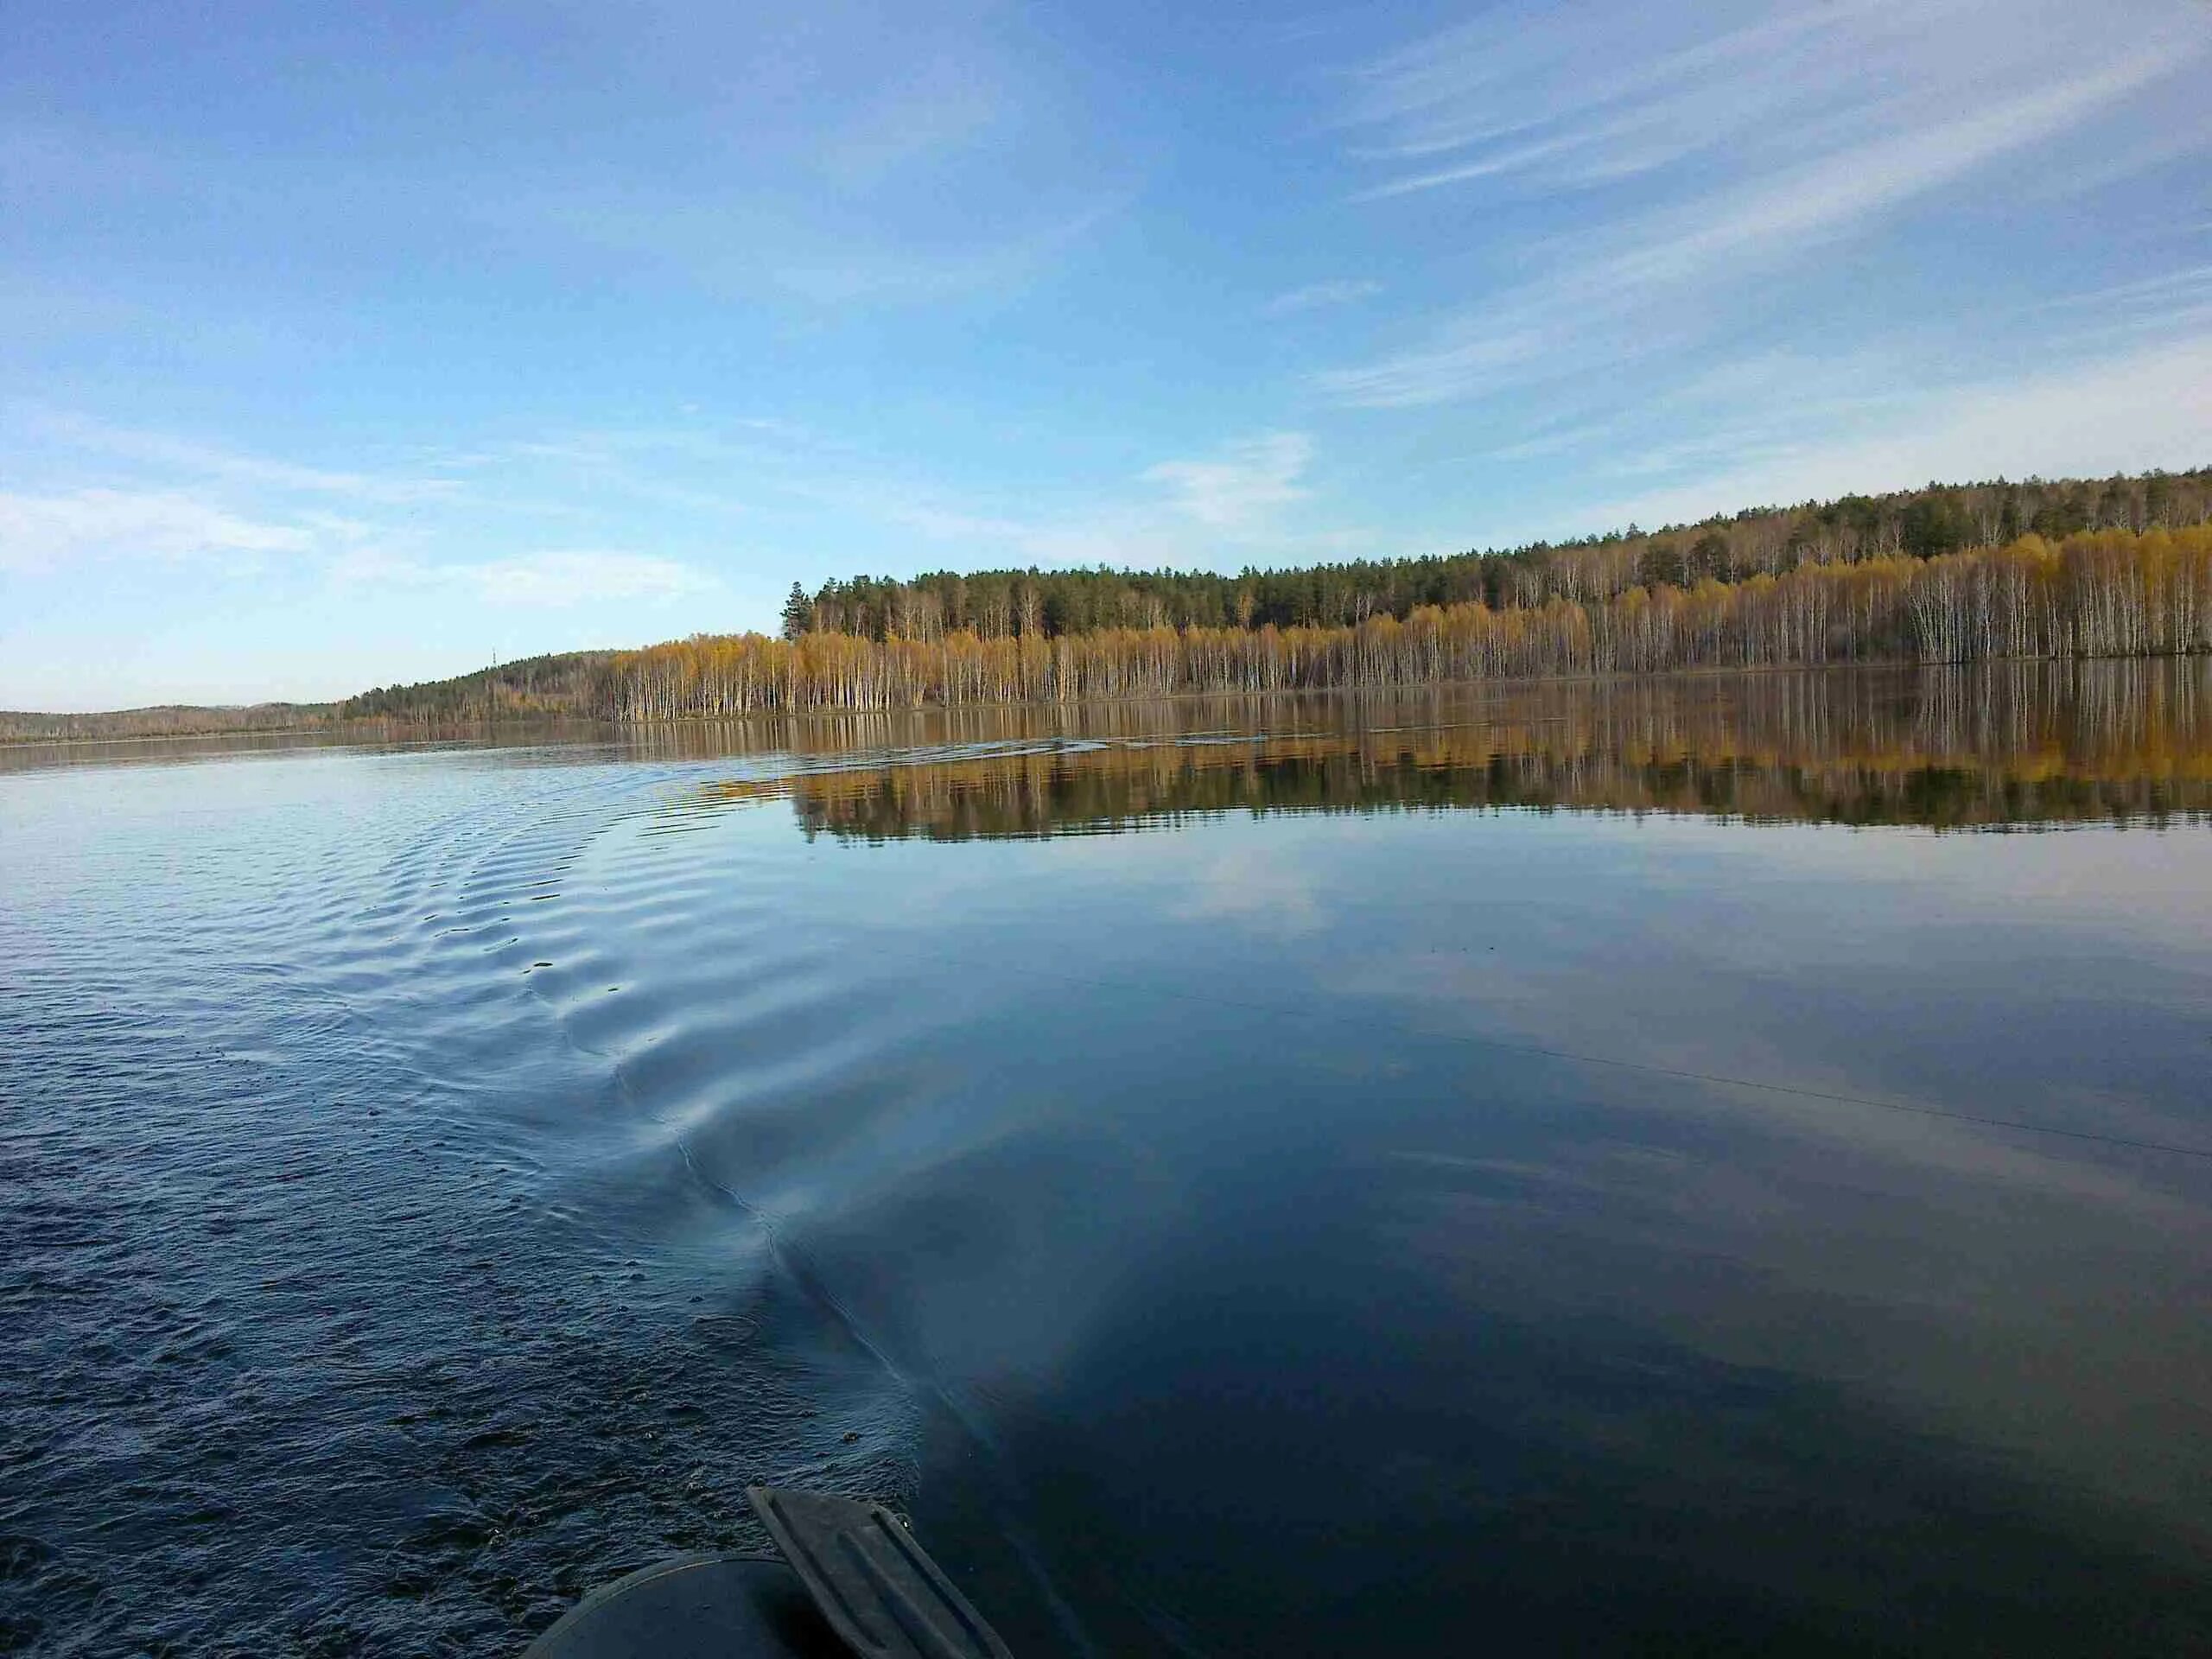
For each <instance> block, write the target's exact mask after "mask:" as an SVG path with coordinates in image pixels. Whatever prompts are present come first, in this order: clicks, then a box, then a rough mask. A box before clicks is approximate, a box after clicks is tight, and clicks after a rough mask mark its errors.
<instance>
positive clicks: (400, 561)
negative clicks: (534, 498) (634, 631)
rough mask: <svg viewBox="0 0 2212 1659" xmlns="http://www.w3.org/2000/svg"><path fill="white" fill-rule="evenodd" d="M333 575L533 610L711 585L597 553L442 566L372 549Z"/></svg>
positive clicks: (695, 573) (345, 582)
mask: <svg viewBox="0 0 2212 1659" xmlns="http://www.w3.org/2000/svg"><path fill="white" fill-rule="evenodd" d="M331 579H332V581H333V582H336V583H338V584H339V585H340V586H344V587H387V588H390V587H400V588H445V589H448V590H451V591H454V592H460V593H466V594H471V595H473V596H474V597H475V598H477V599H480V600H481V601H483V602H484V603H486V604H487V605H495V606H511V607H533V608H535V607H546V608H560V607H569V606H575V605H582V604H588V603H594V602H602V601H606V602H611V601H623V600H647V601H652V600H666V599H675V598H680V597H682V596H683V595H685V594H696V593H703V592H705V591H707V590H708V589H709V588H713V587H715V585H716V584H715V581H714V579H713V578H712V577H711V576H709V575H707V574H705V573H704V572H702V571H700V570H697V569H693V568H692V567H691V566H690V565H688V564H684V563H680V562H679V561H677V560H675V559H665V558H659V557H657V556H653V555H651V554H645V553H624V552H608V551H604V550H576V551H555V552H543V553H527V554H520V555H518V556H514V557H512V558H505V559H490V560H484V561H480V562H478V563H450V564H444V563H431V562H429V561H426V560H423V559H417V558H414V557H410V556H405V555H396V554H392V553H390V552H388V551H385V550H381V549H373V548H371V549H363V550H359V551H358V552H356V553H354V554H352V555H349V556H346V558H344V559H341V560H340V561H339V562H338V563H335V564H334V565H333V566H332V569H331Z"/></svg>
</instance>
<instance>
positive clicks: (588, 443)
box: [0, 0, 2212, 709]
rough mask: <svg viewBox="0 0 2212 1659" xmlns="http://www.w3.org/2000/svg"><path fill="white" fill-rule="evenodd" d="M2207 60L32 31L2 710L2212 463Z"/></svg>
mask: <svg viewBox="0 0 2212 1659" xmlns="http://www.w3.org/2000/svg"><path fill="white" fill-rule="evenodd" d="M2208 84H2212V6H2208V5H2206V4H2205V3H2203V0H2106V3H2101V4H2097V5H2086V4H2082V3H2080V0H2012V3H1992V0H1811V3H1784V4H1778V5H1757V4H1737V3H1706V4H1699V5H1687V4H1683V5H1663V6H1662V5H1655V4H1616V3H1611V0H1592V3H1583V4H1578V5H1574V6H1561V7H1537V6H1468V5H1457V6H1448V5H1435V4H1419V5H1410V4H1363V5H1357V6H1354V5H1344V6H1329V5H1319V6H1314V5H1293V6H1283V7H1273V8H1271V7H1264V6H1252V7H1237V8H1226V7H1224V8H1203V7H1200V8H1193V7H1187V6H1174V7H1170V6H1166V5H1161V4H1153V3H1128V4H1119V5H1111V6H1108V5H1096V4H1076V3H1068V4H1061V5H1051V4H1029V5H1019V6H1017V5H1013V4H995V3H973V4H954V5H944V6H935V5H929V4H925V3H921V0H904V3H895V4H886V5H873V4H865V3H845V0H810V3H808V4H807V5H805V6H804V7H798V6H778V7H755V6H747V5H743V4H731V3H696V4H694V3H686V0H627V3H624V4H621V5H614V4H592V3H584V0H549V3H538V4H524V3H496V0H495V3H479V4H473V5H471V4H462V5H438V6H430V5H415V4H386V5H381V6H371V5H361V6H322V7H311V6H302V5H298V4H296V3H284V4H226V3H220V0H217V3H209V4H202V5H194V6H189V7H185V6H177V5H175V4H173V3H158V4H143V5H141V4H134V3H120V0H111V3H104V4H99V5H79V6H69V5H48V6H35V7H25V8H21V9H18V10H16V12H15V13H14V14H13V15H12V16H11V18H10V23H9V25H8V40H7V46H6V48H5V50H4V51H0V319H4V326H0V707H16V708H51V709H85V708H103V707H116V706H120V705H125V704H133V703H140V702H150V701H156V700H168V699H181V700H217V701H236V700H245V699H251V698H256V697H261V696H297V697H319V696H333V695H342V694H344V693H346V692H347V691H351V690H359V689H361V688H363V687H365V686H367V685H370V684H372V683H381V682H389V681H393V680H400V679H415V678H421V677H428V676H433V675H439V674H444V673H450V672H454V671H461V670H465V669H467V668H469V667H472V666H475V665H478V664H482V663H484V662H485V661H486V660H488V659H489V658H491V657H492V656H493V654H494V653H495V652H496V653H498V654H499V655H501V656H503V657H512V656H517V655H521V654H525V653H528V652H535V651H540V650H553V649H566V648H569V647H572V646H577V645H625V644H639V643H644V642H646V641H649V640H652V639H663V638H668V637H671V636H674V635H680V634H684V633H689V632H697V631H702V630H706V631H720V630H725V629H734V628H744V627H748V626H763V627H766V626H773V624H774V620H775V613H776V608H777V606H778V604H779V600H780V597H781V595H782V594H783V593H784V592H785V589H786V588H788V587H789V585H790V583H791V582H792V581H793V580H794V579H797V580H798V581H801V582H804V583H806V584H807V585H808V586H810V587H811V586H813V585H814V584H815V583H817V582H819V581H821V580H822V579H823V577H825V576H828V575H849V574H851V573H853V572H855V571H858V570H868V571H871V572H879V573H893V574H903V573H907V572H912V571H914V570H917V569H934V568H942V567H946V566H977V565H1004V564H1023V565H1027V564H1032V563H1035V564H1042V565H1056V564H1070V563H1081V564H1088V563H1099V562H1102V561H1104V562H1110V563H1117V564H1118V563H1129V564H1139V565H1147V566H1149V565H1156V564H1160V563H1173V564H1176V565H1186V566H1187V565H1204V566H1211V567H1215V568H1223V569H1235V568H1236V567H1239V566H1241V565H1243V564H1245V563H1293V562H1299V561H1304V560H1308V559H1312V558H1315V557H1324V556H1363V555H1365V556H1389V555H1397V554H1407V553H1423V552H1431V551H1441V550H1452V549H1457V548H1464V547H1466V546H1470V545H1477V544H1490V543H1516V542H1519V541H1522V540H1525V539H1529V538H1532V537H1557V536H1561V535H1567V534H1572V533H1575V532H1577V531H1586V530H1593V529H1603V528H1606V527H1609V526H1611V525H1615V524H1623V523H1625V522H1627V521H1630V520H1636V521H1637V522H1641V523H1643V524H1654V523H1659V522H1665V521H1670V520H1675V519H1681V518H1692V517H1696V516H1699V515H1701V514H1703V513H1705V512H1711V511H1716V510H1722V509H1733V508H1735V507H1738V506H1740V505H1749V504H1752V503H1758V502H1765V501H1772V500H1797V499H1806V498H1809V497H1813V496H1816V495H1830V494H1834V493H1840V492H1843V491H1847V490H1852V489H1878V488H1883V487H1893V486H1903V485H1909V484H1914V483H1919V482H1923V481H1925V480H1929V479H1930V478H1942V479H1953V478H1963V477H1981V476H1990V475H1994V474H2000V473H2001V474H2012V475H2014V476H2018V475H2021V474H2027V473H2031V472H2041V473H2044V474H2063V473H2102V472H2110V471H2113V470H2119V469H2130V470H2133V469H2139V468H2143V467H2152V466H2166V467H2182V466H2189V465H2202V464H2204V463H2206V462H2208V461H2212V98H2208V97H2207V96H2206V95H2205V92H2204V88H2205V86H2207V85H2208Z"/></svg>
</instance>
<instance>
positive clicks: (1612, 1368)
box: [0, 664, 2212, 1655]
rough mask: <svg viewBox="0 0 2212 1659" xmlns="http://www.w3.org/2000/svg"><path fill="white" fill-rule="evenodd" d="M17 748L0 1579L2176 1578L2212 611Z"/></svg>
mask: <svg viewBox="0 0 2212 1659" xmlns="http://www.w3.org/2000/svg"><path fill="white" fill-rule="evenodd" d="M0 773H3V774H4V775H0V1236H4V1237H5V1238H6V1240H7V1243H8V1249H7V1252H6V1256H5V1260H4V1262H3V1263H0V1648H12V1649H28V1650H30V1651H34V1652H39V1653H52V1654H56V1655H60V1654H87V1655H90V1654H103V1655H105V1654H112V1653H122V1652H136V1651H143V1652H153V1653H178V1654H183V1653H191V1654H201V1653H219V1652H250V1653H284V1652H305V1653H350V1652H374V1653H417V1652H455V1653H460V1652H466V1653H483V1654H503V1653H509V1652H512V1651H513V1650H514V1649H516V1648H518V1646H519V1645H520V1643H521V1642H522V1641H523V1640H524V1638H525V1637H526V1636H527V1634H528V1633H529V1632H530V1631H531V1630H536V1629H537V1628H541V1627H542V1626H543V1624H545V1623H547V1622H548V1621H549V1620H550V1618H552V1617H554V1616H555V1615H556V1613H557V1611H559V1609H560V1608H561V1607H562V1606H563V1605H565V1603H566V1601H567V1600H568V1599H571V1598H573V1597H574V1596H575V1595H576V1594H577V1593H579V1592H581V1591H582V1589H584V1588H585V1587H587V1586H588V1585H590V1584H593V1583H595V1582H598V1581H600V1580H604V1579H606V1578H607V1577H610V1576H612V1575H613V1574H615V1573H619V1572H620V1571H622V1570H624V1569H626V1568H627V1567H632V1566H635V1565H638V1564H639V1563H641V1562H643V1561H645V1560H651V1559H653V1558H654V1557H656V1556H658V1555H661V1554H666V1553H669V1552H671V1551H673V1550H676V1549H679V1548H693V1547H699V1546H708V1545H754V1544H757V1543H759V1542H760V1538H759V1535H758V1534H757V1533H756V1532H755V1531H754V1530H753V1525H752V1522H751V1521H750V1518H749V1516H748V1515H747V1510H746V1506H745V1504H744V1502H743V1498H742V1496H741V1492H742V1488H743V1486H744V1485H745V1484H746V1483H747V1482H748V1481H751V1480H755V1479H763V1478H766V1479H771V1480H776V1481H782V1482H786V1483H805V1484H815V1485H818V1486H823V1487H826V1488H829V1489H831V1490H836V1491H849V1492H855V1493H870V1494H874V1495H879V1496H882V1497H887V1498H889V1499H891V1500H893V1501H894V1502H895V1503H897V1504H898V1505H899V1507H901V1508H903V1509H905V1510H907V1511H908V1512H910V1513H911V1514H912V1516H914V1519H915V1522H916V1526H917V1529H918V1531H919V1533H920V1535H922V1536H923V1537H924V1539H925V1541H927V1542H928V1543H929V1544H930V1546H931V1548H932V1550H933V1551H934V1552H935V1553H936V1554H938V1557H939V1558H940V1559H941V1560H944V1562H945V1564H946V1565H947V1566H948V1567H950V1568H951V1569H952V1570H953V1571H954V1572H955V1573H957V1576H959V1577H960V1579H961V1580H962V1581H963V1583H964V1584H965V1585H967V1586H968V1587H969V1590H970V1592H971V1594H972V1595H973V1596H974V1598H975V1599H976V1600H977V1601H978V1603H979V1604H980V1605H982V1606H983V1607H984V1608H985V1609H986V1610H987V1611H988V1612H989V1613H990V1614H991V1615H992V1617H993V1618H994V1619H995V1622H996V1623H998V1624H999V1625H1000V1626H1001V1630H1003V1631H1004V1632H1005V1634H1006V1635H1007V1637H1008V1638H1009V1640H1010V1641H1011V1642H1012V1643H1013V1644H1014V1648H1015V1649H1016V1651H1018V1652H1023V1653H1046V1652H1067V1653H1086V1652H1088V1653H1100V1654H1109V1653H1110V1654H1122V1653H1128V1654H1139V1653H1159V1654H1190V1653H1205V1654H1226V1653H1262V1652H1263V1653H1270V1654H1294V1653H1300V1654H1303V1653H1310V1654H1316V1655H1319V1654H1341V1653H1346V1652H1357V1651H1392V1652H1425V1651H1434V1652H1459V1651H1470V1650H1475V1649H1478V1648H1479V1649H1497V1650H1499V1651H1507V1652H1521V1651H1527V1652H1623V1653H1630V1652H1634V1653H1644V1652H1653V1651H1699V1652H1714V1651H1738V1650H1740V1651H1746V1652H1749V1651H1762V1652H1764V1651H1791V1652H1799V1651H1823V1650H1830V1651H1837V1652H1875V1651H1901V1652H1902V1651H1924V1652H1930V1653H1934V1652H1942V1653H1945V1654H1953V1653H1961V1652H1987V1653H2007V1654H2018V1653H2024V1652H2054V1653H2056V1652H2079V1653H2092V1652H2113V1651H2127V1652H2172V1653H2185V1652H2196V1651H2203V1650H2205V1649H2207V1647H2208V1645H2212V1567H2208V1565H2207V1563H2208V1561H2212V1498H2208V1493H2212V1410H2208V1407H2207V1405H2206V1403H2205V1399H2206V1396H2205V1390H2204V1387H2203V1384H2204V1379H2205V1378H2206V1377H2208V1376H2212V1321H2208V1319H2207V1318H2206V1315H2207V1313H2208V1311H2212V1294H2208V1293H2212V1105H2208V1091H2207V1090H2206V1088H2205V1085H2204V1078H2205V1077H2206V1075H2207V1074H2208V1070H2212V1065H2209V1064H2208V1063H2212V820H2209V819H2208V817H2207V814H2208V811H2209V810H2212V675H2209V674H2208V670H2207V667H2206V665H2204V664H2181V665H2172V664H2167V665H2156V666H2146V665H2141V664H2135V665H2107V666H2103V667H2092V668H2086V669H2082V670H2078V671H2064V672H2062V671H2054V670H2026V669H2022V670H1999V671H1992V672H1989V673H1984V674H1934V675H1915V676H1909V677H1907V676H1895V675H1888V676H1885V675H1879V674H1866V675H1859V676H1834V675H1831V676H1820V677H1798V676H1776V677H1752V678H1738V679H1713V680H1689V681H1681V682H1672V683H1646V684H1638V685H1632V686H1624V687H1615V688H1610V689H1608V688H1603V687H1595V688H1593V687H1588V686H1580V687H1574V686H1548V687H1541V688H1531V689H1528V690H1521V691H1514V692H1510V693H1509V692H1503V691H1495V690H1493V691H1489V692H1484V693H1480V694H1478V693H1473V692H1466V693H1451V694H1440V695H1437V696H1429V697H1425V698H1420V699H1414V700H1412V701H1409V702H1399V703H1389V704H1383V703H1372V702H1359V701H1357V700H1345V701H1334V702H1332V701H1315V702H1291V701H1281V702H1257V703H1252V704H1239V705H1236V706H1212V705H1207V704H1202V703H1192V704H1182V705H1175V706H1172V707H1166V708H1145V707H1139V706H1128V707H1117V708H1111V709H1096V710H1090V711H1082V712H1077V713H1065V714H1060V715H1009V714H1000V715H972V716H957V717H950V718H948V717H945V716H941V715H940V716H937V717H934V718H931V719H927V720H923V719H918V718H917V719H914V720H910V721H888V720H886V721H850V722H845V723H842V724H838V723H819V724H813V725H796V726H791V727H783V728H778V727H768V728H753V729H749V730H730V731H721V730H713V729H706V728H677V729H671V730H668V731H660V732H646V733H632V734H604V733H601V734H562V735H561V737H560V739H559V741H517V740H516V739H515V738H514V737H513V736H512V734H509V735H507V736H505V737H502V738H501V739H500V740H499V741H494V742H480V741H478V742H454V743H450V744H446V745H442V746H429V747H413V748H408V747H386V748H380V749H379V748H352V749H348V748H331V747H314V748H306V749H299V748H289V749H288V748H286V747H283V746H267V745H264V746H262V747H260V748H259V749H257V750H256V751H255V752H251V753H243V754H241V753H227V752H226V750H225V749H224V748H223V747H222V746H213V747H212V748H211V749H208V750H207V751H205V752H189V753H180V752H179V751H178V750H176V749H174V748H165V747H162V746H148V747H143V748H141V749H138V750H116V751H85V750H74V751H59V752H49V753H32V752H28V751H18V752H16V753H14V754H12V755H9V756H6V758H4V759H0ZM2059 829H2063V831H2064V833H2048V832H2050V831H2053V830H2059ZM2028 831H2044V832H2045V833H2026V832H2028Z"/></svg>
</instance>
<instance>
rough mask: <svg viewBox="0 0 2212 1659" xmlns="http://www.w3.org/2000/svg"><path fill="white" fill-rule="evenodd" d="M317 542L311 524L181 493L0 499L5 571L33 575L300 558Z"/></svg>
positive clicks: (0, 565) (0, 562)
mask: <svg viewBox="0 0 2212 1659" xmlns="http://www.w3.org/2000/svg"><path fill="white" fill-rule="evenodd" d="M315 540H316V538H315V535H314V533H313V532H312V531H310V530H308V529H307V528H306V527H304V526H302V525H299V524H278V523H271V522H268V521H266V520H262V519H256V518H247V517H244V516H242V515H240V514H238V513H236V512H230V511H227V510H226V509H225V508H223V507H221V506H219V505H214V504H213V503H211V502H209V501H207V500H204V499H200V498H197V497H195V496H193V495H189V494H185V493H180V492H176V491H168V490H121V489H98V488H95V489H81V490H73V491H70V492H67V493H60V494H51V495H25V494H0V570H16V571H21V572H25V573H30V572H38V571H46V570H54V569H67V568H71V567H73V566H77V565H79V564H83V563H90V562H93V561H102V560H111V559H163V560H182V559H192V558H203V557H208V556H218V555H221V556H240V555H245V556H260V555H264V554H300V553H305V552H308V551H309V550H312V549H313V548H314V547H315Z"/></svg>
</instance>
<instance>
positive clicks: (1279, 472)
mask: <svg viewBox="0 0 2212 1659" xmlns="http://www.w3.org/2000/svg"><path fill="white" fill-rule="evenodd" d="M1312 459H1313V440H1312V439H1311V438H1309V437H1308V436H1306V434H1304V433H1303V432H1269V433H1266V434H1263V435H1261V436H1259V437H1254V438H1245V439H1243V440H1240V441H1239V442H1236V443H1232V444H1230V446H1229V447H1228V449H1227V451H1226V453H1225V454H1224V455H1222V456H1221V457H1220V458H1219V459H1216V460H1210V461H1161V462H1160V464H1159V465H1158V466H1156V467H1147V469H1146V471H1145V474H1144V477H1145V480H1146V482H1147V483H1152V484H1159V485H1163V486H1166V489H1167V492H1168V494H1169V498H1170V500H1171V502H1172V504H1173V506H1174V508H1175V510H1176V511H1177V512H1179V513H1181V514H1183V515H1184V516H1185V517H1186V518H1192V519H1195V520H1196V521H1197V522H1198V523H1199V524H1204V525H1205V527H1206V528H1208V529H1209V530H1214V531H1224V532H1229V533H1236V532H1249V531H1255V530H1257V529H1260V528H1262V526H1263V525H1264V524H1266V523H1267V521H1268V518H1269V517H1270V516H1271V515H1272V514H1273V513H1274V512H1275V511H1276V509H1278V508H1281V507H1285V506H1287V505H1290V504H1291V503H1293V502H1295V501H1301V500H1303V499H1305V498H1306V490H1305V489H1304V488H1303V487H1302V486H1300V484H1299V482H1298V480H1299V478H1300V475H1301V474H1304V472H1305V471H1306V464H1307V462H1308V461H1311V460H1312Z"/></svg>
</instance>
